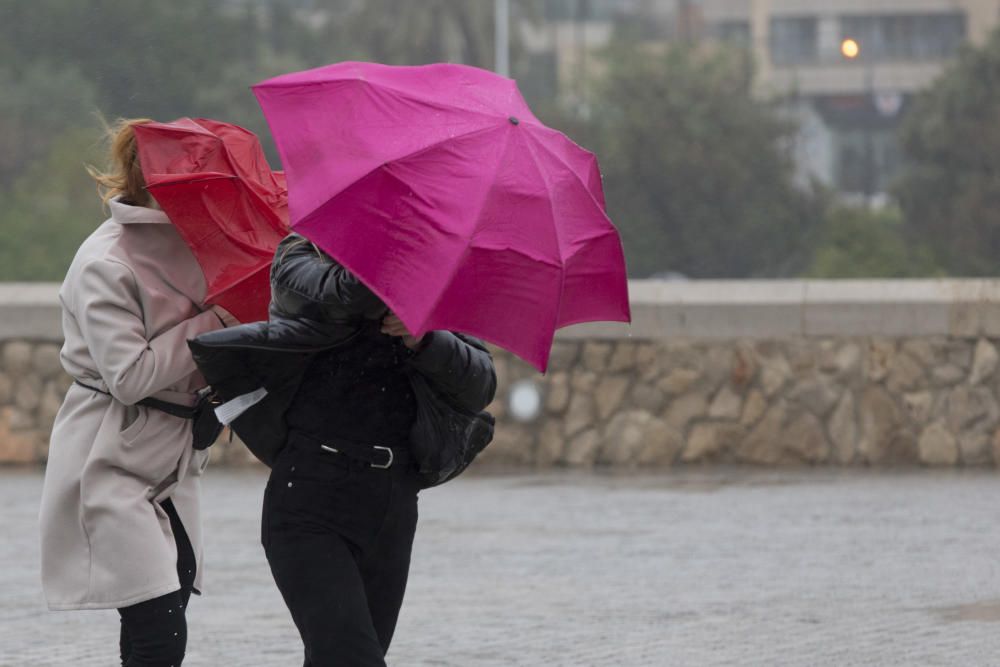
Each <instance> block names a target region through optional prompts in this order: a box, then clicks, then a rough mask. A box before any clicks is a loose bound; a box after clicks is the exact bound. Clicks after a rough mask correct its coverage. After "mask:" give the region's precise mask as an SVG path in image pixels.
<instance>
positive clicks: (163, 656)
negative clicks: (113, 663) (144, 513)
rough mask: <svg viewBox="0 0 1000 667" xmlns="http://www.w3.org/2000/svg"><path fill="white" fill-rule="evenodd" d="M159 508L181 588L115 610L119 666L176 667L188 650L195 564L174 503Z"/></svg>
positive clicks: (165, 502)
mask: <svg viewBox="0 0 1000 667" xmlns="http://www.w3.org/2000/svg"><path fill="white" fill-rule="evenodd" d="M160 505H161V507H163V509H164V511H165V512H166V513H167V516H168V517H169V518H170V528H171V530H173V532H174V541H175V542H176V543H177V576H178V578H179V579H180V582H181V589H180V590H178V591H174V592H172V593H167V594H166V595H161V596H160V597H158V598H153V599H152V600H146V601H145V602H140V603H139V604H134V605H131V606H129V607H123V608H121V609H119V610H118V614H119V616H121V623H122V628H121V638H120V640H119V647H120V649H121V657H122V667H178V666H179V665H180V664H181V663H182V662H183V661H184V652H185V650H186V649H187V621H186V620H185V618H184V612H185V610H186V609H187V604H188V599H190V597H191V591H192V589H193V586H194V575H195V567H196V565H197V561H196V560H195V555H194V549H193V548H192V546H191V540H190V539H188V535H187V532H186V531H185V530H184V525H183V524H182V523H181V519H180V517H179V516H178V515H177V510H176V509H175V508H174V504H173V503H172V502H171V501H170V499H169V498H168V499H167V500H165V501H163V502H162V503H160Z"/></svg>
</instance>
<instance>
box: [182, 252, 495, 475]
mask: <svg viewBox="0 0 1000 667" xmlns="http://www.w3.org/2000/svg"><path fill="white" fill-rule="evenodd" d="M387 312H388V311H387V309H386V307H385V304H383V303H382V301H381V300H380V299H379V298H378V297H377V296H375V294H373V293H372V292H371V290H369V289H368V288H367V287H366V286H365V285H364V284H362V283H361V282H360V281H359V280H358V279H357V278H356V277H355V276H354V275H352V274H351V273H350V272H349V271H347V270H346V269H345V268H344V267H342V266H341V265H340V264H338V263H337V262H336V261H334V260H332V259H331V258H330V257H329V256H327V255H325V254H323V253H321V252H319V251H317V250H316V249H315V248H314V247H313V245H312V244H311V243H310V242H308V241H307V240H306V239H304V238H302V237H301V236H298V235H296V234H292V235H290V236H289V237H287V238H286V239H285V240H284V241H282V242H281V244H280V245H279V246H278V249H277V251H276V252H275V257H274V261H273V263H272V265H271V307H270V316H269V319H268V321H267V322H254V323H251V324H243V325H241V326H238V327H231V328H228V329H220V330H218V331H213V332H210V333H207V334H203V335H201V336H198V337H197V338H195V339H194V340H191V341H188V345H189V347H190V348H191V352H192V354H193V356H194V360H195V362H196V363H197V364H198V368H199V369H200V370H201V372H202V373H203V374H204V376H205V379H206V380H207V381H208V383H209V384H210V385H211V386H212V388H213V390H214V391H215V392H216V393H217V394H218V396H219V398H220V399H221V400H222V401H229V400H232V399H234V398H236V397H237V396H241V395H243V394H248V393H250V392H253V391H255V390H257V389H259V388H261V387H263V388H264V389H266V390H267V395H266V396H265V397H264V399H263V400H261V401H260V402H258V403H257V404H255V405H254V406H253V407H251V408H249V409H248V410H247V411H246V412H244V413H243V414H241V415H240V416H239V417H237V418H236V420H235V421H234V422H233V423H232V424H231V425H232V427H233V430H234V431H235V432H236V434H237V435H239V436H240V439H241V440H243V442H244V443H246V445H247V447H248V448H249V449H250V451H251V452H253V454H254V455H255V456H256V457H257V458H259V459H260V460H261V461H263V462H264V463H265V464H268V465H270V464H271V462H272V461H273V460H274V457H275V456H276V455H277V453H278V451H279V450H280V449H281V448H282V447H283V446H284V443H285V439H286V437H287V425H286V423H285V418H284V415H285V412H286V410H287V409H288V406H289V404H290V402H291V400H292V398H293V397H294V396H295V393H296V391H297V389H298V387H299V383H300V382H301V380H302V376H303V373H304V372H305V370H306V368H307V367H308V365H309V363H310V361H311V360H312V358H313V356H314V355H315V354H316V353H318V352H321V351H324V350H329V349H331V348H334V347H337V346H340V345H343V344H344V343H346V342H348V341H350V340H353V338H354V337H355V336H359V335H364V332H365V330H366V328H370V327H372V326H373V323H374V322H377V321H378V320H380V319H381V318H382V317H383V316H384V315H385V314H386V313H387ZM407 363H409V364H410V365H411V366H412V368H413V369H414V370H415V371H417V372H419V373H420V375H421V376H422V377H423V378H424V379H426V380H427V382H428V383H429V384H430V385H431V387H433V389H434V390H436V391H437V392H438V393H439V394H441V395H443V396H445V397H446V398H447V399H448V400H449V402H450V403H452V404H453V405H455V406H456V407H458V408H460V409H462V410H465V411H468V412H479V411H480V410H483V409H484V408H485V407H486V406H487V405H489V404H490V402H492V400H493V396H494V394H495V392H496V372H495V370H494V367H493V359H492V357H491V356H490V353H489V352H488V351H487V349H486V347H485V346H484V345H483V344H482V343H481V342H479V341H478V340H476V339H474V338H470V337H468V336H463V335H460V334H453V333H450V332H447V331H433V332H431V333H429V334H428V335H427V338H425V340H424V344H423V346H422V347H421V349H420V350H419V351H418V352H417V353H416V354H414V355H413V356H412V357H411V358H410V359H409V361H408V362H407Z"/></svg>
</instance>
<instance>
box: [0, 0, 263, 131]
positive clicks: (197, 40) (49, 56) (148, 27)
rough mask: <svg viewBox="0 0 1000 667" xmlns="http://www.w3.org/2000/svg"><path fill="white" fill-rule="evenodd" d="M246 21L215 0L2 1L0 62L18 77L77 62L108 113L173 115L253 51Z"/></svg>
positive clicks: (185, 110)
mask: <svg viewBox="0 0 1000 667" xmlns="http://www.w3.org/2000/svg"><path fill="white" fill-rule="evenodd" d="M246 21H247V18H246V15H245V14H243V13H239V12H233V11H225V10H224V8H223V4H222V3H219V2H217V1H216V0H184V2H134V1H133V0H91V1H90V2H78V1H76V0H4V2H3V4H2V5H0V62H2V63H4V64H6V65H7V66H8V67H9V68H10V69H11V70H12V71H13V74H14V76H16V77H20V76H21V75H22V74H24V73H25V72H26V71H27V70H28V69H29V68H30V67H31V66H33V65H35V64H38V63H45V64H50V65H52V66H53V67H56V68H64V67H66V66H67V65H68V64H70V63H72V64H73V65H74V66H75V67H76V68H77V69H78V71H80V72H83V73H85V74H86V75H87V76H88V77H89V78H90V81H91V82H92V84H93V86H94V88H95V90H96V94H97V104H98V106H99V108H100V109H101V111H103V112H104V113H105V114H107V115H126V116H149V117H152V118H161V119H168V118H174V117H176V116H181V115H191V114H192V112H193V104H192V102H193V97H194V95H195V93H196V91H198V90H199V89H201V88H203V87H206V86H211V85H212V83H213V82H214V81H215V80H216V79H217V78H218V76H219V74H220V73H221V72H222V71H223V69H224V68H225V67H226V65H227V64H228V63H231V62H233V61H235V60H238V59H240V58H246V57H247V56H248V53H247V49H246V41H245V40H246V37H247V34H246V33H247V30H248V26H247V22H246ZM87 112H88V110H87V109H81V110H80V113H81V114H86V113H87Z"/></svg>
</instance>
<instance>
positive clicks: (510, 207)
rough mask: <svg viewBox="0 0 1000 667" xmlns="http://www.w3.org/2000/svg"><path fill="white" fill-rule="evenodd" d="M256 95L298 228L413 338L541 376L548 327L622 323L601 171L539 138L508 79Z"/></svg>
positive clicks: (573, 151) (317, 75)
mask: <svg viewBox="0 0 1000 667" xmlns="http://www.w3.org/2000/svg"><path fill="white" fill-rule="evenodd" d="M254 93H255V94H256V95H257V99H258V101H259V102H260V104H261V107H262V108H263V110H264V115H265V116H266V117H267V121H268V123H269V124H270V126H271V132H272V134H273V135H274V138H275V141H276V142H277V145H278V150H279V152H280V154H281V159H282V163H283V165H284V167H285V171H286V174H287V177H288V192H289V213H290V218H291V224H292V227H293V229H295V230H296V231H297V232H299V233H300V234H302V235H304V236H306V237H308V238H309V239H311V240H312V241H313V242H314V243H316V244H317V245H319V246H320V247H321V248H323V249H324V250H325V251H326V252H328V253H329V254H330V255H331V256H332V257H334V258H336V259H337V260H338V261H340V262H341V263H342V264H343V265H344V266H346V267H347V268H348V269H349V270H350V271H352V272H353V273H355V274H356V275H357V276H358V277H359V278H360V279H361V280H362V281H364V282H365V284H367V285H368V286H369V287H370V288H371V289H372V290H373V291H374V292H375V293H376V294H378V295H379V296H380V297H381V298H382V299H383V300H384V301H385V303H386V304H387V305H388V306H389V307H390V308H391V309H392V310H393V312H395V313H396V314H397V315H398V316H399V318H400V319H401V320H402V321H403V323H404V324H405V325H406V326H407V328H409V329H410V330H411V331H412V332H414V333H415V334H417V335H421V334H423V333H425V332H427V331H430V330H432V329H450V330H454V331H462V332H465V333H469V334H472V335H474V336H479V337H481V338H483V339H485V340H488V341H490V342H492V343H495V344H497V345H499V346H501V347H504V348H507V349H509V350H511V351H512V352H514V353H515V354H517V355H519V356H521V357H522V358H524V359H526V360H527V361H529V362H530V363H532V364H533V365H535V366H536V367H537V368H538V369H539V370H542V371H544V370H545V368H546V365H547V362H548V357H549V351H550V349H551V346H552V338H553V336H554V333H555V330H556V329H557V328H559V327H564V326H568V325H571V324H576V323H579V322H589V321H597V320H609V321H629V319H630V314H629V304H628V287H627V281H626V276H625V260H624V256H623V253H622V245H621V239H620V238H619V236H618V232H617V230H616V229H615V227H614V226H613V225H612V223H611V221H610V220H609V219H608V216H607V214H606V213H605V205H604V194H603V192H602V189H601V175H600V171H599V169H598V166H597V160H596V158H595V157H594V156H593V155H592V154H591V153H589V152H587V151H585V150H583V149H582V148H580V147H579V146H577V145H576V144H574V143H573V142H571V141H570V140H569V139H567V138H566V137H565V136H564V135H563V134H561V133H559V132H556V131H555V130H551V129H549V128H547V127H545V126H544V125H542V124H541V122H539V121H538V119H537V118H535V116H534V115H533V114H532V113H531V110H530V109H528V106H527V104H526V103H525V102H524V99H523V98H522V97H521V94H520V92H518V90H517V86H516V84H515V83H514V82H513V81H511V80H510V79H506V78H503V77H500V76H497V75H495V74H492V73H490V72H486V71H484V70H480V69H476V68H473V67H465V66H461V65H427V66H423V67H389V66H385V65H377V64H371V63H339V64H336V65H329V66H327V67H320V68H318V69H314V70H308V71H305V72H295V73H292V74H286V75H284V76H279V77H277V78H274V79H270V80H268V81H264V82H263V83H260V84H258V85H256V86H254Z"/></svg>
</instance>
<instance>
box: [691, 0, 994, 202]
mask: <svg viewBox="0 0 1000 667" xmlns="http://www.w3.org/2000/svg"><path fill="white" fill-rule="evenodd" d="M695 4H696V7H697V9H696V11H697V13H698V24H699V28H700V31H701V33H702V35H703V36H705V37H709V38H714V39H721V40H726V41H737V42H741V43H744V44H746V45H747V46H748V47H749V48H751V49H752V51H753V53H754V56H755V61H756V64H757V67H758V74H757V83H756V86H757V90H758V91H759V92H760V93H761V94H763V95H769V96H779V97H781V98H784V99H786V100H787V103H788V108H789V109H791V110H792V111H793V113H794V114H795V115H796V116H797V118H798V120H799V126H800V133H799V140H798V142H797V147H796V148H797V158H798V164H799V173H800V176H801V177H802V178H803V180H806V179H809V178H816V179H818V180H819V181H821V182H823V183H826V184H828V185H831V186H833V187H835V188H836V189H837V190H839V191H841V192H844V193H848V194H855V195H863V196H866V197H873V196H877V195H879V194H880V193H884V192H885V191H886V190H887V189H888V187H889V185H890V184H891V182H892V180H893V178H894V176H895V174H896V172H897V170H898V168H899V165H900V161H901V156H900V151H899V147H898V141H897V129H898V127H899V124H900V121H901V119H902V117H903V116H904V115H905V113H906V111H907V108H908V107H909V105H910V103H911V102H912V98H913V95H914V94H915V93H916V92H917V91H919V90H921V89H923V88H925V87H927V86H928V85H930V84H931V82H932V81H933V80H934V79H935V78H936V77H937V76H939V75H940V74H941V72H942V70H943V68H944V67H945V66H946V65H947V64H948V63H949V62H950V61H951V60H952V59H953V58H954V57H955V55H956V54H957V52H958V50H959V49H960V48H961V46H962V45H963V44H964V43H966V42H971V43H974V44H981V43H983V42H984V41H985V40H986V38H987V36H988V34H989V33H990V31H991V30H992V29H993V28H994V27H996V24H997V22H998V20H1000V1H998V0H826V1H824V2H818V1H816V0H702V1H701V2H698V3H695Z"/></svg>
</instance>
